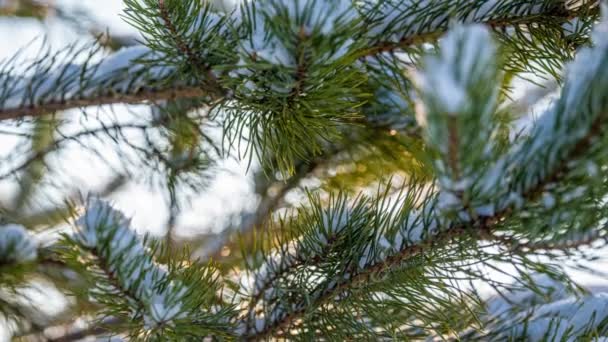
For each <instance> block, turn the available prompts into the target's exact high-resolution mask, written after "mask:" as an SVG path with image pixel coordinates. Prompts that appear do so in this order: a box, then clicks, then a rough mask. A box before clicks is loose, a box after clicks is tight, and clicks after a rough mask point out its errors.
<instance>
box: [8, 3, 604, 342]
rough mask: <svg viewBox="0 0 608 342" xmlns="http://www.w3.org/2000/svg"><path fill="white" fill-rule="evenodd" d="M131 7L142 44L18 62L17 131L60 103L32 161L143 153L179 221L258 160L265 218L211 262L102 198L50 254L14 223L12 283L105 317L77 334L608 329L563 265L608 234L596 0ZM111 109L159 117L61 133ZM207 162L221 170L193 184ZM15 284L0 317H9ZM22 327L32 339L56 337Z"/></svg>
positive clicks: (600, 307)
mask: <svg viewBox="0 0 608 342" xmlns="http://www.w3.org/2000/svg"><path fill="white" fill-rule="evenodd" d="M124 3H125V6H126V10H125V12H124V17H125V19H126V20H127V21H128V22H129V23H130V24H131V25H133V26H134V27H136V28H137V29H138V30H139V31H140V33H141V37H142V40H141V45H137V46H132V47H127V48H122V49H117V50H116V51H115V52H113V53H111V54H108V55H106V54H101V53H99V54H98V51H99V50H100V49H101V47H99V46H98V45H91V46H85V47H82V48H81V47H78V46H70V47H67V48H66V49H65V50H63V51H60V52H58V53H56V54H55V53H43V54H42V55H41V56H39V58H36V59H35V60H34V61H33V62H32V63H31V65H30V67H29V68H24V69H27V72H25V73H23V74H20V73H17V72H15V70H16V66H18V65H19V64H20V63H26V62H22V61H20V60H19V59H18V58H17V57H18V54H17V55H15V56H14V57H13V58H9V59H8V60H6V61H4V62H2V63H0V120H3V122H9V121H4V120H13V119H19V120H14V121H10V122H9V123H10V124H14V125H21V124H24V123H25V124H29V123H30V121H29V120H32V121H36V122H37V123H39V122H43V121H38V119H40V120H47V119H49V118H51V117H50V116H49V115H47V114H48V113H53V112H57V114H56V115H57V118H58V121H57V122H56V124H57V127H59V128H57V129H55V128H53V129H52V132H51V133H49V134H50V135H51V136H52V137H53V138H55V136H60V137H59V138H58V139H57V140H52V139H51V140H52V141H51V143H50V146H49V147H47V148H46V149H45V148H40V149H37V150H35V151H33V152H34V153H33V154H31V155H30V154H28V156H27V157H29V158H30V159H31V160H33V161H35V162H40V163H39V164H36V165H35V166H40V168H42V166H41V165H43V166H44V167H46V168H49V169H50V168H51V167H53V165H55V164H54V163H44V160H43V158H44V157H45V156H46V154H47V153H46V152H47V150H48V151H53V152H54V151H55V150H56V149H59V147H61V146H60V145H61V143H62V142H65V141H68V142H72V141H75V142H80V141H81V139H82V136H84V135H87V134H88V135H91V136H93V137H94V138H96V139H99V140H102V141H103V140H104V139H108V141H112V143H113V145H112V146H115V147H116V149H117V150H118V151H119V154H117V155H118V156H120V157H125V158H129V157H130V156H131V155H136V156H137V157H139V159H141V161H142V164H141V165H140V164H134V165H135V166H134V167H133V169H129V170H128V171H129V172H127V174H128V175H129V176H130V177H132V178H134V179H135V180H137V181H140V180H141V179H140V178H139V173H136V171H137V172H139V171H141V172H144V171H150V170H149V169H154V170H153V171H154V172H155V176H158V175H159V174H160V177H157V178H154V180H157V179H159V178H160V179H161V181H160V182H159V183H160V184H161V185H162V186H166V187H167V192H168V197H169V199H170V201H168V202H170V205H171V213H172V214H174V213H177V214H178V213H179V209H181V207H180V206H181V205H182V204H183V202H182V201H181V200H182V194H181V191H182V190H183V189H184V188H186V187H187V188H188V189H193V190H194V193H195V194H198V193H199V192H202V191H205V190H208V189H209V188H207V189H206V188H205V187H204V186H205V185H207V183H205V181H206V179H205V177H207V176H208V173H212V172H215V171H216V170H217V169H214V168H211V167H209V166H208V165H214V163H215V162H219V163H222V162H224V160H225V158H232V157H238V158H241V159H243V161H244V162H247V163H249V164H248V165H249V167H250V168H249V171H250V172H252V173H254V172H255V173H256V176H255V177H252V182H254V184H255V186H256V191H258V192H259V195H260V198H261V200H260V204H259V208H258V209H257V211H256V212H255V213H253V216H254V217H255V219H253V220H251V221H252V222H254V223H253V224H249V223H247V224H245V223H241V224H242V226H241V225H239V223H238V220H235V221H232V220H231V223H233V224H234V227H231V228H235V229H229V231H230V232H232V231H241V232H242V233H243V234H242V235H241V236H239V237H236V236H233V235H229V234H227V233H219V234H217V235H213V236H212V238H213V241H215V242H214V243H213V244H214V247H213V249H214V250H213V251H211V252H209V250H207V249H206V248H207V247H208V245H207V244H206V242H208V240H207V238H208V237H201V238H200V239H199V240H197V241H196V243H194V244H193V245H195V246H196V248H198V249H199V250H197V251H189V250H188V249H187V248H184V249H182V248H181V246H179V242H181V241H176V240H173V238H174V237H175V236H176V235H175V236H174V235H171V234H168V235H167V236H166V237H165V238H162V239H161V238H155V237H151V236H146V235H144V236H140V235H138V234H137V233H136V232H135V230H133V229H132V228H131V222H130V220H129V219H128V218H126V217H125V215H123V214H122V213H121V212H120V211H118V210H117V209H114V208H113V207H112V206H111V205H110V204H108V202H105V201H104V200H103V199H101V198H98V197H95V196H91V197H89V198H88V200H86V202H85V203H84V204H83V209H82V213H81V215H80V217H79V218H75V217H72V216H71V214H66V215H65V216H70V218H69V220H68V221H69V222H70V228H73V229H74V230H73V231H69V230H68V232H67V233H65V234H64V239H61V240H57V241H56V240H53V241H49V242H45V243H44V244H39V243H38V241H39V240H38V237H35V236H34V235H35V233H34V232H35V231H36V230H37V229H39V228H41V227H45V228H46V227H47V223H48V222H46V221H45V222H44V223H42V224H41V223H36V224H33V223H31V222H32V221H31V220H26V219H23V220H22V221H23V222H20V220H19V219H20V217H19V215H14V214H13V215H12V216H11V215H8V214H7V217H4V216H3V217H2V220H3V221H2V225H1V226H0V267H2V270H5V269H6V270H10V271H11V272H12V271H14V270H16V269H19V270H20V271H22V272H23V274H25V275H29V274H33V275H34V276H33V277H31V278H27V280H24V281H23V282H22V283H23V284H27V282H28V281H30V279H36V277H44V279H52V280H53V281H56V283H57V284H58V286H63V287H61V289H62V291H65V292H66V293H69V294H70V295H71V296H72V297H73V298H74V302H75V305H74V307H73V308H72V307H70V309H69V312H68V313H67V314H66V315H67V316H74V315H76V313H78V314H79V313H81V312H82V315H83V317H82V318H83V319H86V320H87V321H90V324H89V328H86V329H82V330H81V331H78V332H77V333H75V334H71V335H70V333H68V334H67V335H66V336H63V337H62V338H63V339H64V340H70V339H76V338H78V336H88V335H96V336H97V337H101V335H103V336H104V337H105V335H106V334H117V335H119V336H120V337H123V338H125V339H132V340H152V341H165V340H171V341H183V340H204V339H220V340H224V339H225V340H273V339H278V340H283V339H284V340H318V339H334V340H353V339H363V340H392V339H399V340H401V339H403V340H419V339H449V338H460V339H462V340H475V339H477V340H493V339H498V340H502V339H505V340H507V339H530V340H541V339H543V338H546V339H549V340H558V339H560V340H561V339H563V340H574V339H593V338H596V337H608V325H607V324H606V322H607V321H608V312H607V311H606V309H605V307H606V303H607V302H608V301H607V299H606V298H607V297H606V291H605V289H603V288H589V289H588V290H589V291H588V292H584V291H582V290H581V288H580V287H578V286H577V285H576V284H575V283H574V282H573V280H572V279H570V278H569V277H568V275H567V273H566V271H567V268H568V267H575V268H576V267H579V265H580V264H579V262H580V263H581V264H582V263H584V262H586V261H588V260H591V259H593V258H594V257H595V255H593V253H591V252H595V251H596V250H599V248H600V247H601V246H598V244H601V243H602V242H603V241H605V240H606V237H607V235H608V234H607V229H606V228H607V224H608V223H607V220H606V216H608V211H607V210H606V208H605V207H606V206H605V203H606V198H607V196H608V190H607V189H608V188H607V186H606V179H605V178H606V177H604V173H605V171H606V165H608V152H607V151H608V150H607V149H606V148H605V147H606V145H608V135H607V134H605V133H604V132H605V131H606V127H607V125H608V123H607V121H608V114H607V113H608V112H607V108H608V95H607V94H608V92H607V91H606V89H608V39H607V33H608V32H607V30H608V29H607V27H608V20H607V19H606V18H605V17H604V18H602V19H601V20H598V19H599V16H598V14H599V13H598V12H599V10H598V8H599V4H600V2H599V1H570V0H568V1H555V0H543V1H511V0H492V1H487V0H459V1H452V0H436V1H430V0H429V1H426V0H412V1H397V0H395V1H393V0H387V1H374V0H369V1H367V0H362V1H359V0H356V1H350V0H257V1H244V2H241V3H239V4H238V5H237V6H235V7H234V8H232V9H231V10H229V11H225V12H221V11H218V10H217V8H215V7H213V6H212V5H210V3H208V2H200V1H194V0H192V1H184V0H125V1H124ZM604 12H606V10H605V9H604ZM592 27H593V31H592V30H591V28H592ZM26 64H27V63H26ZM28 65H29V64H28ZM564 65H565V66H564ZM562 70H563V72H562ZM526 73H534V74H535V75H536V76H541V77H551V78H552V81H553V83H554V84H556V90H555V91H554V92H553V93H555V94H552V95H554V98H553V100H552V101H550V103H549V105H548V106H546V108H545V109H544V110H542V111H541V112H540V115H536V116H532V115H531V113H529V112H528V111H527V109H526V108H525V107H526V106H518V103H515V104H514V103H512V101H511V99H510V96H511V95H512V92H511V89H510V86H511V81H512V80H513V78H517V77H522V76H526ZM547 92H549V91H547ZM115 103H116V104H118V103H121V104H122V103H126V104H132V103H140V104H143V105H146V106H152V107H153V110H152V111H151V112H152V113H148V112H147V111H142V112H141V113H140V114H141V115H138V118H134V119H137V120H138V121H136V122H128V123H126V124H125V123H123V122H122V121H119V120H116V122H112V123H111V125H110V124H108V123H107V122H105V121H101V120H98V121H99V122H98V123H99V124H98V125H97V128H96V129H95V130H89V128H88V126H87V125H84V124H81V126H83V127H81V128H82V130H83V131H82V135H79V134H81V133H77V134H75V135H64V134H63V133H64V131H63V130H62V129H61V128H63V125H64V123H63V121H62V120H67V121H68V123H74V122H78V123H79V124H80V123H81V122H80V121H78V120H80V119H82V120H83V122H86V123H88V121H87V120H97V118H94V117H93V115H88V114H87V113H86V111H85V113H84V114H83V113H76V112H74V113H70V114H71V115H73V116H74V117H75V118H76V121H70V120H72V116H69V117H68V116H63V115H61V113H60V112H61V111H63V110H64V109H70V108H79V107H97V106H100V105H105V104H115ZM522 108H523V109H522ZM104 109H105V107H104ZM110 110H111V109H110ZM78 114H81V115H80V116H79V115H78ZM117 116H118V115H117ZM52 118H53V119H54V118H55V116H53V117H52ZM516 120H521V121H522V122H523V121H525V120H527V121H526V122H525V124H522V125H523V126H525V128H526V129H525V130H523V131H522V132H514V131H513V130H512V126H514V123H515V121H516ZM34 126H35V125H34ZM66 126H67V125H66ZM72 126H76V125H72ZM85 126H87V127H85ZM16 127H17V126H16ZM27 127H29V126H24V127H22V128H23V131H25V128H27ZM53 127H54V126H53ZM11 128H15V127H11ZM126 129H129V130H136V131H141V133H142V134H141V136H142V142H139V141H138V142H135V140H136V139H131V137H132V136H131V135H128V134H126V133H125V132H123V131H125V130H126ZM207 129H214V130H215V131H213V134H208V133H207V132H206V130H207ZM19 132H21V131H19ZM216 133H217V134H216ZM219 133H221V134H219ZM20 136H24V137H26V138H29V137H30V134H29V133H23V134H20ZM215 136H218V137H220V136H221V139H215V138H211V137H215ZM216 140H221V141H219V142H218V141H216ZM27 142H28V143H31V145H32V147H37V146H38V145H36V140H35V139H32V140H31V141H30V140H27ZM28 146H29V145H28ZM123 147H124V148H129V150H128V152H126V150H123ZM33 149H34V148H33ZM207 151H213V152H215V154H214V153H207ZM199 154H201V155H204V157H205V158H207V159H206V161H208V162H209V163H208V164H205V165H202V164H196V167H194V168H186V169H187V170H186V171H185V170H184V169H183V168H182V167H183V166H184V165H188V162H191V161H194V160H196V158H200V157H201V155H199ZM39 155H40V156H39ZM18 157H20V158H21V157H23V156H18ZM37 158H38V159H37ZM21 159H23V158H21ZM21 159H17V160H21ZM25 159H26V161H25V162H24V164H21V165H23V168H24V169H25V168H27V167H28V166H30V164H28V163H29V160H30V159H27V158H25ZM201 159H202V158H201ZM142 165H143V166H145V167H141V166H142ZM159 165H160V166H162V167H158V166H159ZM129 166H131V164H129ZM258 166H259V168H258ZM140 169H142V170H140ZM19 171H20V170H16V171H12V173H11V172H9V173H7V175H12V174H15V175H17V176H21V175H22V173H21V172H19ZM184 174H186V176H187V177H186V176H184V177H180V176H183V175H184ZM387 175H392V176H395V177H394V178H392V181H389V180H388V179H389V177H385V176H387ZM0 178H1V177H0ZM16 178H19V179H18V180H21V178H23V179H25V178H26V177H16ZM146 180H147V179H146ZM400 181H401V183H400ZM155 184H156V183H155ZM308 186H311V187H312V190H310V191H308V190H306V189H304V188H306V187H308ZM315 187H316V188H315ZM375 188H377V189H378V190H377V192H373V191H370V189H375ZM213 189H215V188H213ZM299 190H302V192H301V194H302V196H293V197H298V199H299V200H301V201H299V202H298V203H297V205H296V204H294V205H293V207H289V206H290V205H292V204H293V203H292V201H291V199H290V198H288V197H290V196H289V195H292V194H296V193H298V191H299ZM184 191H185V190H184ZM34 193H35V194H37V193H36V192H34ZM184 197H185V196H184ZM252 202H253V201H252ZM252 204H255V203H252ZM282 206H286V207H285V208H283V207H282ZM70 209H71V207H70ZM66 211H69V210H66ZM62 212H65V211H62ZM2 214H3V215H4V211H2ZM21 214H22V215H24V217H26V216H27V215H28V213H27V211H23V212H21ZM177 214H176V215H177ZM240 214H242V215H241V216H248V215H249V213H240ZM135 215H138V213H135ZM248 217H249V216H248ZM11 219H14V222H15V223H11V224H8V223H6V222H13V221H11ZM176 219H177V216H176V217H173V216H172V217H171V219H170V220H168V221H169V223H168V224H167V225H168V226H169V229H168V230H169V231H171V229H173V228H174V224H175V222H179V220H177V221H175V220H176ZM243 221H247V220H243ZM48 225H49V226H50V225H51V224H50V223H48ZM214 228H218V229H219V228H220V227H219V226H218V227H214ZM214 233H215V232H214ZM224 234H225V235H224ZM216 242H217V243H216ZM216 249H217V251H216ZM589 251H591V252H590V253H589V254H587V252H589ZM191 252H197V253H191ZM194 255H196V256H199V255H203V256H205V257H207V256H209V255H211V257H210V258H209V259H204V258H200V259H199V258H195V257H194ZM571 265H574V266H571ZM57 270H59V272H57ZM73 271H75V272H73ZM6 274H8V273H6ZM11 274H12V273H11ZM498 275H500V277H498ZM5 279H7V277H3V278H2V279H0V284H2V285H3V286H4V283H3V282H2V281H1V280H5ZM15 279H17V277H15ZM65 279H69V281H71V282H68V283H69V284H70V285H69V286H72V283H74V284H76V285H73V287H69V286H65V283H66V281H65ZM74 279H77V280H79V281H78V282H74V281H73V280H74ZM574 280H576V279H574ZM20 281H21V280H20ZM11 285H12V284H11ZM485 288H490V289H491V291H490V292H491V293H485V292H482V291H481V290H480V289H485ZM3 290H4V288H1V289H0V306H1V307H0V308H3V307H4V306H6V305H8V304H13V303H12V302H11V301H10V300H5V299H6V298H5V297H7V296H5V295H4V293H5V292H3ZM7 293H8V292H7ZM14 293H17V291H14ZM11 294H12V292H11ZM7 303H8V304H7ZM26 323H27V324H24V325H23V326H24V328H23V329H20V331H19V333H20V334H23V335H28V334H29V335H32V336H39V335H44V334H45V333H46V332H45V330H47V329H46V328H45V327H44V326H42V327H39V326H36V325H35V324H34V323H36V322H33V323H32V322H26ZM53 323H55V324H58V325H61V326H63V325H65V324H66V323H65V322H63V321H56V322H53ZM37 329H38V330H40V331H38V330H37ZM99 329H101V330H99ZM50 330H52V329H50ZM99 331H102V332H101V333H100V332H99Z"/></svg>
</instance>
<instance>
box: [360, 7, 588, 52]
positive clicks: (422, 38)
mask: <svg viewBox="0 0 608 342" xmlns="http://www.w3.org/2000/svg"><path fill="white" fill-rule="evenodd" d="M598 10H599V9H598V8H596V7H594V8H593V9H592V11H591V12H589V11H585V10H581V8H576V9H574V10H568V9H566V8H556V9H555V10H554V11H552V12H547V13H530V14H528V15H524V16H512V17H508V18H497V19H488V20H486V21H480V22H479V23H480V24H484V25H486V26H488V27H490V28H491V29H503V28H506V27H509V26H517V25H526V24H533V23H535V22H538V19H539V17H552V18H554V19H560V20H571V19H574V18H576V17H578V16H580V15H581V14H584V15H590V14H595V13H598ZM581 12H582V13H581ZM446 30H447V26H446V27H444V28H439V29H437V30H435V31H432V32H420V33H417V34H413V35H409V36H403V37H401V39H399V40H398V41H396V42H393V41H379V42H377V43H375V44H374V46H372V47H370V48H368V49H366V50H364V51H363V52H362V54H361V57H366V56H374V55H377V54H381V53H385V52H393V51H395V50H399V49H403V48H407V47H408V46H412V45H417V44H422V43H426V42H429V41H434V40H437V39H438V38H439V37H440V36H441V35H442V34H444V33H445V32H446Z"/></svg>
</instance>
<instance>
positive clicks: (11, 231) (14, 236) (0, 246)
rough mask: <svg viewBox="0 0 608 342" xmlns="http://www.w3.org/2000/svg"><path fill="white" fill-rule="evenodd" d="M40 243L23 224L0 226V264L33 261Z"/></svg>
mask: <svg viewBox="0 0 608 342" xmlns="http://www.w3.org/2000/svg"><path fill="white" fill-rule="evenodd" d="M37 249H38V243H37V242H36V241H35V240H34V238H33V237H32V236H31V235H30V234H29V233H28V231H27V230H26V229H25V228H24V227H23V226H21V225H17V224H7V225H3V226H0V265H1V264H9V263H22V262H28V261H33V260H35V259H36V257H37V254H38V253H37Z"/></svg>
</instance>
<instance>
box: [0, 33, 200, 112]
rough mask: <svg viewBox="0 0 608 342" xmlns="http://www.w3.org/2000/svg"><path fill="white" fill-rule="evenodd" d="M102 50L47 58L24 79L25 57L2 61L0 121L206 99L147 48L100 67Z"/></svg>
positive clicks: (34, 65)
mask: <svg viewBox="0 0 608 342" xmlns="http://www.w3.org/2000/svg"><path fill="white" fill-rule="evenodd" d="M99 49H100V47H99V46H96V45H93V46H89V45H87V46H84V47H77V46H70V47H68V48H66V49H65V50H63V51H61V52H59V53H50V52H47V53H43V54H42V56H40V57H39V58H37V59H35V60H34V61H31V62H29V64H28V66H27V68H26V70H25V71H24V72H20V73H19V75H17V74H16V71H15V70H16V69H17V63H19V62H23V61H22V60H21V58H19V57H20V56H19V54H17V55H15V56H13V57H12V58H10V59H7V60H5V61H3V62H0V119H14V118H22V117H25V116H32V115H41V114H48V113H52V112H54V111H58V110H63V109H69V108H74V107H84V106H93V105H103V104H112V103H121V102H122V103H137V102H142V101H146V100H151V101H154V100H162V99H169V98H174V97H199V96H203V95H204V94H203V92H202V90H201V89H199V88H197V87H194V86H193V85H192V84H188V83H187V82H183V81H171V80H170V78H171V76H172V71H173V68H172V67H171V66H166V65H162V64H159V63H157V60H158V59H159V58H160V56H159V55H158V53H156V52H152V51H151V50H150V49H149V48H147V47H143V46H133V47H128V48H123V49H121V50H119V51H117V52H115V53H114V54H112V55H109V56H107V57H104V58H102V59H101V60H100V61H98V62H95V58H96V55H97V54H98V51H99ZM83 59H84V61H83V62H81V63H76V62H74V61H78V60H83Z"/></svg>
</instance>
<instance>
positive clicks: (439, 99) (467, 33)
mask: <svg viewBox="0 0 608 342" xmlns="http://www.w3.org/2000/svg"><path fill="white" fill-rule="evenodd" d="M495 58H496V46H495V45H494V43H493V42H492V38H491V36H490V32H489V31H488V29H487V28H486V27H485V26H482V25H471V26H462V25H459V26H456V27H454V28H453V29H452V30H450V31H448V33H447V34H446V35H445V36H444V37H443V39H442V40H441V41H440V52H439V54H438V55H436V56H429V57H427V58H426V59H425V60H424V62H423V65H424V67H423V72H422V73H421V74H420V75H419V76H418V77H417V80H418V82H419V84H418V86H419V88H420V91H421V92H422V93H423V97H424V99H425V104H426V105H427V106H428V105H429V102H430V103H431V104H432V106H433V107H432V108H427V109H426V111H427V113H428V112H429V111H430V110H431V109H433V110H439V111H441V112H443V113H444V114H448V115H458V114H460V113H461V112H463V111H466V110H467V106H468V102H469V101H470V99H469V95H468V92H469V91H468V88H469V87H471V86H473V85H474V84H475V81H476V80H477V78H478V77H479V75H480V73H484V72H485V70H484V69H487V67H488V66H491V65H493V64H494V62H493V60H494V59H495Z"/></svg>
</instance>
